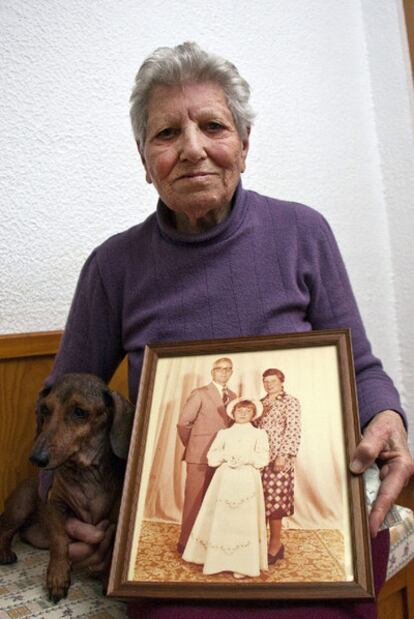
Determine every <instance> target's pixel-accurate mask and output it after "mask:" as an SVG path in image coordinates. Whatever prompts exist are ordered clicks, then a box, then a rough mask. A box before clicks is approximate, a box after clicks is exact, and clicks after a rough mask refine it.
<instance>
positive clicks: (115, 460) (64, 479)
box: [0, 374, 134, 602]
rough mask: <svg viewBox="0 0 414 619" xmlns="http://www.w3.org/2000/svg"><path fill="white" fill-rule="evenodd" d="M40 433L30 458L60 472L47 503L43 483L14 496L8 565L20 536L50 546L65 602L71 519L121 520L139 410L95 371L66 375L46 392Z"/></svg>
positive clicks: (4, 527) (7, 526) (56, 590)
mask: <svg viewBox="0 0 414 619" xmlns="http://www.w3.org/2000/svg"><path fill="white" fill-rule="evenodd" d="M36 414H37V432H36V440H35V444H34V447H33V450H32V452H31V455H30V461H31V462H32V463H33V464H35V465H36V466H38V467H40V468H41V469H43V470H45V471H53V481H52V483H51V486H50V488H49V491H48V495H47V498H46V499H45V500H42V499H40V497H39V493H38V479H37V478H34V479H26V480H24V481H23V482H22V483H21V484H20V485H19V486H17V488H16V489H15V490H14V491H13V492H12V494H11V495H10V496H9V498H8V499H7V501H6V505H5V511H4V513H3V514H2V515H1V516H0V564H3V565H5V564H9V563H14V562H15V561H16V560H17V557H16V554H15V553H14V552H13V550H12V548H11V544H12V541H13V537H14V535H15V533H17V532H19V533H20V535H21V537H22V538H23V539H25V541H29V542H31V543H32V544H33V545H35V546H38V547H43V548H45V547H49V551H50V557H49V565H48V568H47V575H46V587H47V590H48V594H49V599H51V600H52V601H54V602H58V601H59V600H60V599H61V598H63V597H66V595H67V592H68V590H69V587H70V579H71V562H70V560H69V555H68V548H69V542H70V538H69V536H68V534H67V533H66V530H65V522H66V520H67V518H68V517H70V516H75V517H76V518H78V519H80V520H82V521H83V522H86V523H90V524H93V525H96V524H97V523H98V522H100V521H101V520H103V519H109V521H110V522H115V523H116V520H117V515H118V511H119V506H120V500H121V491H122V483H123V476H124V472H125V460H126V457H127V454H128V447H129V440H130V435H131V429H132V420H133V415H134V409H133V406H132V404H131V403H130V402H128V401H127V400H126V399H125V398H123V396H121V395H120V394H119V393H117V392H116V391H112V390H110V389H109V388H108V386H107V385H106V384H105V383H104V381H103V380H101V379H100V378H98V377H97V376H94V375H92V374H65V375H63V376H61V377H60V378H58V379H57V380H56V382H55V383H54V384H53V385H52V386H50V387H45V388H44V389H42V390H41V391H40V393H39V396H38V399H37V403H36Z"/></svg>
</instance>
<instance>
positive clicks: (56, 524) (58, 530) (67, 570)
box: [45, 503, 72, 602]
mask: <svg viewBox="0 0 414 619" xmlns="http://www.w3.org/2000/svg"><path fill="white" fill-rule="evenodd" d="M45 507H46V515H47V526H48V533H49V542H50V547H49V551H50V559H49V565H48V567H47V575H46V586H47V590H48V593H49V599H50V600H52V601H53V602H59V600H61V599H62V598H64V597H66V595H67V593H68V590H69V587H70V574H71V567H72V566H71V562H70V561H69V537H68V534H67V533H66V530H65V515H64V514H63V513H62V512H61V511H60V509H59V507H57V506H55V505H53V504H52V503H48V504H47V505H46V506H45Z"/></svg>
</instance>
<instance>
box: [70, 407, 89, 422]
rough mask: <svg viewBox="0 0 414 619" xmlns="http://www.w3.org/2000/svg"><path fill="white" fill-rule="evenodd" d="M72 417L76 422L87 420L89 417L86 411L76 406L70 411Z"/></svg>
mask: <svg viewBox="0 0 414 619" xmlns="http://www.w3.org/2000/svg"><path fill="white" fill-rule="evenodd" d="M72 417H73V418H74V419H78V420H81V419H87V418H88V417H89V413H88V411H85V410H84V409H83V408H80V406H76V407H75V408H74V409H73V410H72Z"/></svg>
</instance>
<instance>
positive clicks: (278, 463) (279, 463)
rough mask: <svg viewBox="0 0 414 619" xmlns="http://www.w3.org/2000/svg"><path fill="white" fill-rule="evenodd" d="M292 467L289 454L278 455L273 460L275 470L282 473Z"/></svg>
mask: <svg viewBox="0 0 414 619" xmlns="http://www.w3.org/2000/svg"><path fill="white" fill-rule="evenodd" d="M289 468H290V459H289V458H288V457H287V456H276V458H275V459H274V462H273V472H274V473H281V472H282V471H285V470H286V469H289Z"/></svg>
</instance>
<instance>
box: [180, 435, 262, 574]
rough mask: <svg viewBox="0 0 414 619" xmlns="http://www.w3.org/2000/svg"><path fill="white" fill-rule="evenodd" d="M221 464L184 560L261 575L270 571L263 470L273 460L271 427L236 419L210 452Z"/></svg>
mask: <svg viewBox="0 0 414 619" xmlns="http://www.w3.org/2000/svg"><path fill="white" fill-rule="evenodd" d="M207 458H208V463H209V465H210V466H214V467H218V469H217V471H216V472H215V473H214V476H213V479H212V481H211V483H210V485H209V487H208V490H207V492H206V495H205V497H204V500H203V503H202V506H201V508H200V511H199V513H198V516H197V518H196V521H195V523H194V526H193V529H192V531H191V534H190V538H189V540H188V542H187V545H186V547H185V550H184V553H183V556H182V558H183V559H184V560H185V561H189V562H191V563H198V564H202V565H203V566H204V567H203V573H204V574H217V573H218V572H223V571H231V572H239V573H241V574H245V575H246V576H259V574H260V570H266V569H267V537H266V519H265V509H264V498H263V488H262V481H261V476H260V470H259V469H260V468H262V467H264V466H265V465H266V464H267V463H268V462H269V444H268V440H267V434H266V432H265V430H260V429H258V428H254V427H253V426H252V425H251V424H250V423H245V424H240V423H235V424H234V425H233V426H231V428H227V429H225V430H219V432H218V433H217V436H216V438H215V439H214V441H213V443H212V445H211V447H210V449H209V451H208V454H207Z"/></svg>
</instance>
